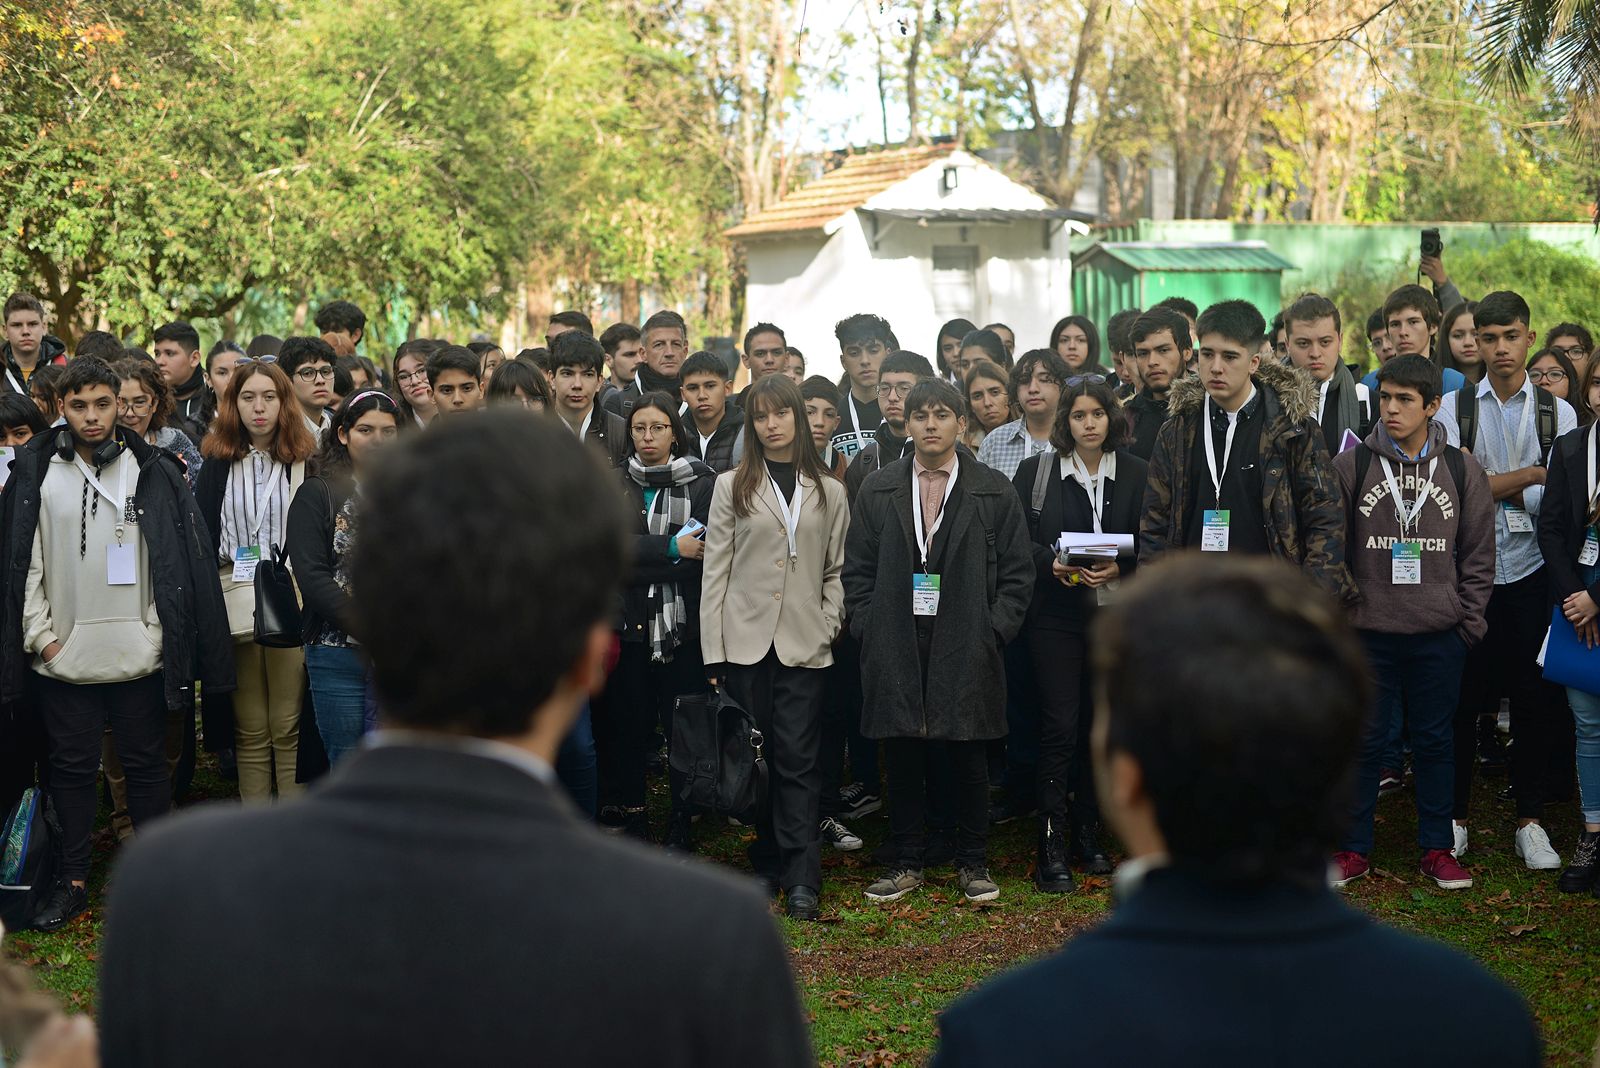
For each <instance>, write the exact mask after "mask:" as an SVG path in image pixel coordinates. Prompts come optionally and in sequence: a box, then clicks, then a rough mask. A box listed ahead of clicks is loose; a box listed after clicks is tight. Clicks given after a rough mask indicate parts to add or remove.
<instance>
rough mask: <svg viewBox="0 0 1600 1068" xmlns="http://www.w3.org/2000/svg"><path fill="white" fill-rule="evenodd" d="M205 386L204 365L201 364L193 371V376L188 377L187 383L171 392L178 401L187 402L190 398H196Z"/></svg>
mask: <svg viewBox="0 0 1600 1068" xmlns="http://www.w3.org/2000/svg"><path fill="white" fill-rule="evenodd" d="M205 384H206V370H205V365H204V364H201V365H200V366H198V367H196V368H195V369H194V374H192V375H190V376H189V381H187V382H185V383H184V384H183V385H181V386H179V387H178V388H177V389H175V390H173V393H174V395H176V396H177V398H178V399H179V400H188V399H189V398H190V397H193V396H196V395H197V394H198V393H199V392H200V391H201V390H202V389H204V388H205Z"/></svg>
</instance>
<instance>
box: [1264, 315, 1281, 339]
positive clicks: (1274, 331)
mask: <svg viewBox="0 0 1600 1068" xmlns="http://www.w3.org/2000/svg"><path fill="white" fill-rule="evenodd" d="M1282 329H1283V312H1281V311H1280V312H1279V313H1278V314H1277V315H1274V316H1273V317H1272V322H1271V323H1269V324H1268V325H1267V333H1269V334H1271V335H1272V340H1273V342H1274V343H1276V342H1277V340H1278V331H1280V330H1282Z"/></svg>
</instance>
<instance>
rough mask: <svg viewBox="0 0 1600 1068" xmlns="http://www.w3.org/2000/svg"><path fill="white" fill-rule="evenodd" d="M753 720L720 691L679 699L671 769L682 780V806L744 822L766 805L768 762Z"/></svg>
mask: <svg viewBox="0 0 1600 1068" xmlns="http://www.w3.org/2000/svg"><path fill="white" fill-rule="evenodd" d="M763 742H764V739H763V738H762V735H761V731H760V729H759V728H758V727H757V726H756V721H755V717H754V716H752V715H751V714H750V713H749V712H747V711H745V710H744V708H743V707H742V706H741V705H740V704H739V702H737V701H735V700H734V699H733V698H732V697H730V696H729V695H728V693H727V692H726V691H725V690H723V689H722V688H721V687H717V686H714V687H712V689H711V692H710V693H709V694H687V695H684V696H682V697H679V698H678V699H677V702H676V705H675V708H674V711H673V716H672V769H673V770H674V771H676V772H678V773H679V774H680V775H682V776H683V789H682V791H681V793H680V795H679V798H680V800H683V801H686V802H688V803H689V804H690V805H694V806H698V807H701V808H705V809H709V810H710V811H712V812H713V813H716V814H718V815H724V816H746V815H749V814H751V813H753V812H755V811H756V810H757V809H759V808H760V807H761V806H762V805H764V804H765V803H766V800H767V762H766V760H765V759H763V758H762V755H761V746H762V744H763Z"/></svg>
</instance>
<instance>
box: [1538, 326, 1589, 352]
mask: <svg viewBox="0 0 1600 1068" xmlns="http://www.w3.org/2000/svg"><path fill="white" fill-rule="evenodd" d="M1558 337H1573V338H1577V340H1578V344H1580V345H1582V346H1583V351H1584V352H1593V351H1594V336H1593V335H1592V334H1590V333H1589V330H1588V328H1587V327H1585V326H1584V325H1583V324H1581V323H1557V324H1556V325H1555V326H1552V327H1551V328H1550V329H1549V330H1548V331H1547V332H1546V333H1545V335H1544V343H1545V344H1546V345H1553V344H1555V340H1556V338H1558Z"/></svg>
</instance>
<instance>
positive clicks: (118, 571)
mask: <svg viewBox="0 0 1600 1068" xmlns="http://www.w3.org/2000/svg"><path fill="white" fill-rule="evenodd" d="M72 459H73V462H74V463H76V464H77V465H78V470H79V471H80V472H82V473H83V477H84V481H86V482H88V483H89V485H90V486H91V487H93V489H94V491H95V492H96V493H98V494H99V495H100V496H101V497H103V498H104V499H105V500H106V502H107V503H108V504H110V505H111V507H112V508H114V509H116V511H115V512H114V513H113V514H114V515H115V516H116V523H117V526H116V536H117V541H116V544H115V545H107V546H106V585H107V586H132V585H134V584H135V583H136V582H138V580H139V576H138V554H137V553H136V552H135V547H134V545H133V544H132V543H131V542H128V541H127V540H126V538H127V535H128V523H129V522H130V521H131V520H132V518H133V516H134V515H135V514H136V512H135V509H134V505H133V498H132V497H130V496H128V468H129V467H132V466H135V463H134V460H133V459H132V457H131V455H129V454H127V453H124V454H123V456H122V463H121V465H120V466H119V467H118V476H117V493H116V496H112V494H111V491H110V490H109V489H107V488H106V485H105V483H103V482H101V481H100V478H99V476H98V475H96V474H95V473H94V472H93V471H91V470H90V469H89V465H88V464H86V463H84V462H83V457H81V456H74V457H73V458H72Z"/></svg>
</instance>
